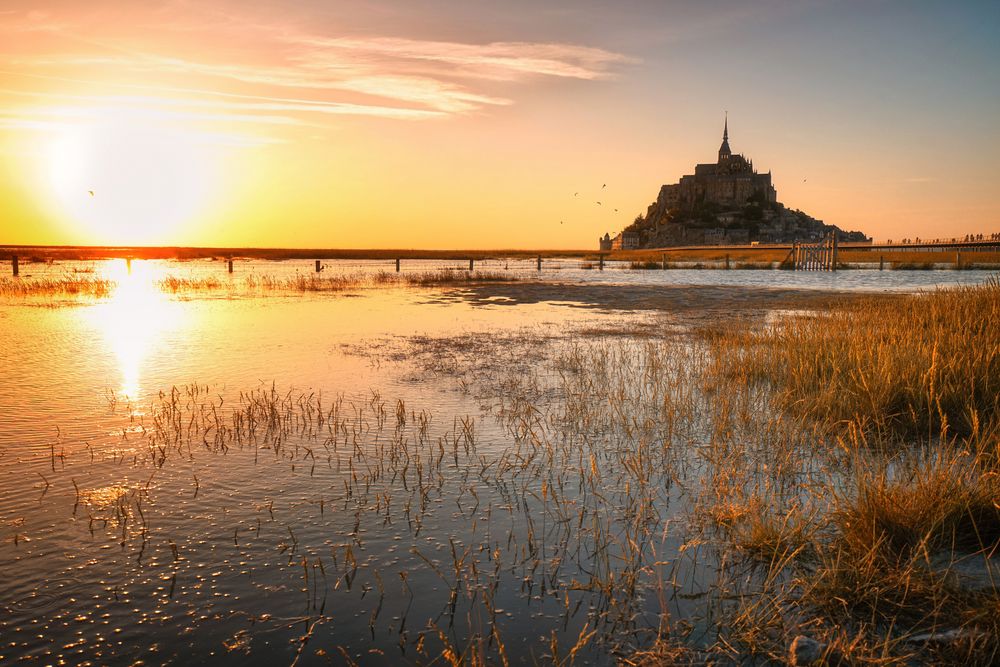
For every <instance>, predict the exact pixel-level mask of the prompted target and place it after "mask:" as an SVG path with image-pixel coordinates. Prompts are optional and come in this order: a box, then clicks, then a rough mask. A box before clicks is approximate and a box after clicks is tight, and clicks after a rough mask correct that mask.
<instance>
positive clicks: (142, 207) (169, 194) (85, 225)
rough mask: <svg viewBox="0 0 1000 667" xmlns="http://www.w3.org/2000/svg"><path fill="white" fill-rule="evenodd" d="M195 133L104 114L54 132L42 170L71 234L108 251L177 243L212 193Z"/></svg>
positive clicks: (120, 113)
mask: <svg viewBox="0 0 1000 667" xmlns="http://www.w3.org/2000/svg"><path fill="white" fill-rule="evenodd" d="M212 157H213V156H212V151H211V148H210V145H209V144H208V143H207V142H205V141H203V140H201V139H200V138H199V135H198V133H197V132H194V131H191V130H185V128H182V127H179V126H177V125H175V124H173V123H171V122H170V121H169V120H168V119H165V118H163V117H160V116H158V115H156V114H151V113H149V112H148V111H147V112H143V113H137V112H135V111H134V110H127V109H111V110H102V111H101V112H100V113H98V114H90V115H89V116H85V120H83V121H81V122H78V123H73V124H68V125H66V126H65V127H64V128H62V129H61V130H57V131H55V132H54V133H53V134H52V136H51V138H50V140H49V143H48V146H47V151H46V153H45V157H44V166H43V169H44V171H45V172H46V177H47V178H46V180H47V183H48V186H49V188H50V190H51V193H50V194H51V195H52V197H51V199H52V201H53V202H54V203H55V204H57V205H58V208H59V213H60V214H61V217H63V218H65V219H66V220H67V222H68V223H69V224H71V225H73V227H75V228H76V231H77V232H78V233H76V234H74V236H76V237H78V238H83V239H86V240H87V242H88V243H95V244H106V245H147V244H156V243H158V244H174V243H177V242H178V241H179V240H181V239H183V237H184V234H183V227H184V226H185V225H186V224H188V223H190V222H192V221H193V219H194V218H195V217H196V216H197V215H198V214H199V213H201V212H202V211H203V210H204V207H205V206H206V204H207V202H208V199H209V196H210V194H211V192H212V185H213V183H212V182H211V181H212V176H213V174H214V169H213V167H212V162H213V159H212Z"/></svg>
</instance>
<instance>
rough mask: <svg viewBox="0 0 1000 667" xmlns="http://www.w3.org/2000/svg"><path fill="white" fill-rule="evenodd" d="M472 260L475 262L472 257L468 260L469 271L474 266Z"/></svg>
mask: <svg viewBox="0 0 1000 667" xmlns="http://www.w3.org/2000/svg"><path fill="white" fill-rule="evenodd" d="M473 262H475V260H473V259H470V260H469V271H472V268H473V266H475V264H473Z"/></svg>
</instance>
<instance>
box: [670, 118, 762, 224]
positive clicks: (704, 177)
mask: <svg viewBox="0 0 1000 667" xmlns="http://www.w3.org/2000/svg"><path fill="white" fill-rule="evenodd" d="M751 201H758V202H761V203H764V202H770V203H774V202H776V201H778V193H777V192H776V191H775V189H774V186H773V185H771V172H770V171H769V172H767V173H766V174H758V173H757V172H756V171H755V170H754V168H753V160H748V159H747V158H745V157H743V156H742V155H734V154H733V152H732V151H731V150H730V148H729V118H728V117H727V118H726V121H725V125H724V127H723V130H722V145H721V146H720V147H719V161H718V162H715V163H708V164H698V165H695V168H694V174H688V175H686V176H682V177H681V180H680V181H679V182H678V183H675V184H673V185H664V186H663V187H662V188H660V195H659V197H657V203H658V204H659V205H660V206H661V207H664V208H667V209H674V210H680V211H694V210H695V209H696V208H697V207H698V206H699V205H701V204H705V203H711V204H718V205H719V206H738V207H741V206H744V205H746V204H747V203H749V202H751Z"/></svg>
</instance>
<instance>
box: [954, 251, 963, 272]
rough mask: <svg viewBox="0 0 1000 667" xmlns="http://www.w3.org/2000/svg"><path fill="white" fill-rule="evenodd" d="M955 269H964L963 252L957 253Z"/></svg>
mask: <svg viewBox="0 0 1000 667" xmlns="http://www.w3.org/2000/svg"><path fill="white" fill-rule="evenodd" d="M955 268H956V269H960V268H962V251H961V250H959V251H958V252H956V253H955Z"/></svg>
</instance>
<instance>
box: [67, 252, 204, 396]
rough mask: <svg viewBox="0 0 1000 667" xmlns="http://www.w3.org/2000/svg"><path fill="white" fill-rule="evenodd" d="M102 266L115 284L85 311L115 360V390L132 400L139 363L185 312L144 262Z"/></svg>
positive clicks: (138, 382) (138, 385)
mask: <svg viewBox="0 0 1000 667" xmlns="http://www.w3.org/2000/svg"><path fill="white" fill-rule="evenodd" d="M103 268H104V271H103V273H104V277H106V278H108V279H110V280H113V281H115V283H116V284H117V287H116V288H115V291H114V293H113V294H112V296H111V298H110V299H108V300H107V301H104V302H101V303H98V304H96V305H94V306H93V308H90V309H88V313H87V314H88V316H89V317H90V318H91V320H92V323H93V324H94V325H95V327H96V328H97V329H98V330H99V331H100V332H101V334H102V336H103V338H104V341H105V343H106V344H107V346H108V349H109V350H110V351H111V352H112V353H113V354H114V356H115V357H116V359H117V361H118V369H119V372H120V375H121V379H120V383H121V384H120V385H119V387H118V389H117V390H116V391H117V393H119V394H121V395H123V396H124V397H127V398H129V399H134V398H136V397H138V395H139V393H140V390H141V387H142V385H141V379H142V371H143V365H144V364H145V363H146V361H147V360H148V358H149V357H150V355H151V354H152V353H153V352H154V351H155V350H156V349H158V348H159V347H160V346H161V345H163V342H164V338H165V336H166V334H167V333H168V332H169V331H171V330H173V329H176V328H178V327H179V326H181V325H182V324H183V321H184V319H185V318H186V317H187V316H188V315H187V313H186V312H185V309H184V308H182V307H181V304H179V303H177V302H172V301H171V300H170V299H168V298H167V297H166V295H164V294H163V292H162V291H161V290H160V288H159V285H158V284H157V276H156V274H155V272H154V271H153V270H152V268H151V267H150V266H149V265H148V264H147V263H146V262H140V261H135V262H131V263H126V261H125V260H120V261H116V262H113V263H109V264H108V265H106V266H105V267H103Z"/></svg>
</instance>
